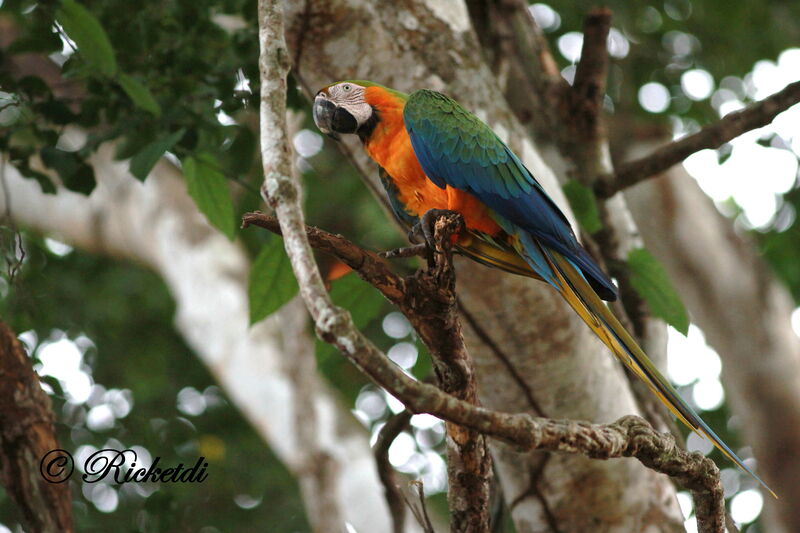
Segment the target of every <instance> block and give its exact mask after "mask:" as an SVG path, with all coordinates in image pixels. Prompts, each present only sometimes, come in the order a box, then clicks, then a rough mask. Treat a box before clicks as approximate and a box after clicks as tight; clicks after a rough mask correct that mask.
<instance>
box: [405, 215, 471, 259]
mask: <svg viewBox="0 0 800 533" xmlns="http://www.w3.org/2000/svg"><path fill="white" fill-rule="evenodd" d="M441 218H449V219H451V222H450V226H449V227H446V228H445V231H446V232H447V234H446V235H445V239H444V240H446V241H447V242H446V243H445V242H437V240H436V222H437V221H438V220H439V219H441ZM463 227H464V218H463V217H462V216H461V213H458V212H456V211H450V210H449V209H429V210H427V211H426V212H425V214H424V215H422V217H421V218H420V219H419V222H417V223H416V224H415V225H414V227H413V228H412V230H411V233H412V234H413V235H414V237H417V238H419V237H421V238H422V239H423V240H424V242H425V249H426V256H427V258H428V266H429V267H430V268H433V267H434V266H435V264H436V261H435V256H434V254H437V253H439V254H441V253H447V254H448V256H449V252H450V246H449V245H450V237H451V236H452V235H454V234H456V233H458V232H459V231H461V229H462V228H463Z"/></svg>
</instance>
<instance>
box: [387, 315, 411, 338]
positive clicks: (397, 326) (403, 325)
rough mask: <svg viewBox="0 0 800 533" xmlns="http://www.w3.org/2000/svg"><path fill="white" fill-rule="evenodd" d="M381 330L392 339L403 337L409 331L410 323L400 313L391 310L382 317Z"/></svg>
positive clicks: (406, 335)
mask: <svg viewBox="0 0 800 533" xmlns="http://www.w3.org/2000/svg"><path fill="white" fill-rule="evenodd" d="M382 326H383V332H384V333H386V334H387V335H388V336H389V337H391V338H393V339H403V338H405V337H408V335H409V334H410V333H411V324H410V323H409V322H408V319H407V318H406V317H405V316H403V314H402V313H399V312H397V311H392V312H391V313H389V314H387V315H386V316H385V317H383V323H382Z"/></svg>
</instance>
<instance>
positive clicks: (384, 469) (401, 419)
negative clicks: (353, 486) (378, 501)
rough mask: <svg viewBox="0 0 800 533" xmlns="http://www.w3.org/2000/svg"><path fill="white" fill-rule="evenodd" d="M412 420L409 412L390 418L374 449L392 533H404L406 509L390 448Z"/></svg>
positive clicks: (382, 429) (379, 434) (402, 412)
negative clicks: (391, 459)
mask: <svg viewBox="0 0 800 533" xmlns="http://www.w3.org/2000/svg"><path fill="white" fill-rule="evenodd" d="M410 420H411V413H409V412H408V411H401V412H400V413H397V414H396V415H394V416H392V417H391V418H389V420H388V421H387V422H386V425H384V426H383V427H382V428H381V431H380V433H378V440H377V442H375V447H374V448H373V453H374V454H375V463H376V465H377V466H378V476H379V477H380V478H381V483H383V489H384V491H385V493H386V503H387V504H388V505H389V512H390V513H391V514H392V524H393V528H392V531H394V533H403V531H404V526H405V521H406V509H405V506H404V505H403V493H402V492H400V489H399V488H398V487H397V479H396V476H395V471H394V468H393V467H392V463H390V462H389V447H390V446H391V445H392V442H394V439H396V438H397V436H398V435H399V434H400V433H402V432H403V430H405V429H406V428H407V427H408V422H409V421H410Z"/></svg>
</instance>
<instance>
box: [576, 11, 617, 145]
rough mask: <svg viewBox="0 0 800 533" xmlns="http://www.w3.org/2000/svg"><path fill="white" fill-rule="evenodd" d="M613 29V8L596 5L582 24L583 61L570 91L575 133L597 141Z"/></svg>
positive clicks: (600, 124) (591, 140) (600, 133)
mask: <svg viewBox="0 0 800 533" xmlns="http://www.w3.org/2000/svg"><path fill="white" fill-rule="evenodd" d="M610 29H611V10H610V9H608V8H605V7H603V8H597V9H594V10H592V11H590V12H589V14H588V15H587V16H586V18H585V20H584V23H583V47H582V49H581V60H580V62H579V63H578V66H577V68H576V70H575V81H574V83H573V84H572V91H571V92H570V95H571V99H572V113H573V120H575V121H576V122H577V124H576V125H575V128H574V129H575V131H576V133H579V134H581V135H582V136H584V137H586V138H587V141H588V142H590V143H591V142H594V143H597V142H598V141H599V139H600V138H601V137H602V136H603V134H602V131H601V128H602V120H601V118H600V110H601V108H602V105H603V97H604V96H605V92H606V78H607V77H608V46H607V41H608V32H609V30H610Z"/></svg>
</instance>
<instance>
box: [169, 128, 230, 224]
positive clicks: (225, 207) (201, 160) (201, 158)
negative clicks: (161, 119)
mask: <svg viewBox="0 0 800 533" xmlns="http://www.w3.org/2000/svg"><path fill="white" fill-rule="evenodd" d="M178 133H181V132H178ZM181 134H182V133H181ZM183 175H184V176H185V177H186V187H187V189H188V191H189V196H191V197H192V198H193V199H194V201H195V203H196V204H197V207H198V208H199V209H200V211H201V212H202V213H203V214H204V215H205V216H206V217H207V218H208V221H209V222H210V223H211V224H212V225H213V226H215V227H217V228H218V229H219V230H220V231H221V232H222V233H224V234H225V235H227V236H228V238H229V239H231V240H233V238H234V236H235V235H236V222H235V220H234V218H233V204H232V203H231V195H230V191H229V190H228V183H227V182H226V181H225V176H223V175H222V173H221V172H220V171H219V165H218V163H217V161H216V160H215V159H214V156H212V155H211V154H207V153H201V154H198V156H197V157H196V158H195V157H189V158H187V159H185V160H184V161H183Z"/></svg>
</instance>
